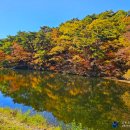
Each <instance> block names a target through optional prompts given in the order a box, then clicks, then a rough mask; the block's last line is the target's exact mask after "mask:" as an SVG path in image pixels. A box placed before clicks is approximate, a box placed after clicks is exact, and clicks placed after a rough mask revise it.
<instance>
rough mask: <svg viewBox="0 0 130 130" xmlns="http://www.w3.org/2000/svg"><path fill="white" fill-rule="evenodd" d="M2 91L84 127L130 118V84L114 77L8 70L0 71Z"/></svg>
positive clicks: (102, 127)
mask: <svg viewBox="0 0 130 130" xmlns="http://www.w3.org/2000/svg"><path fill="white" fill-rule="evenodd" d="M0 91H1V92H2V93H3V94H4V95H5V96H10V97H11V98H13V101H14V102H16V103H22V104H24V105H27V106H31V107H33V108H34V109H35V110H37V111H49V112H52V113H53V115H54V116H55V117H57V118H58V120H61V121H64V122H65V123H70V122H72V121H73V120H75V121H76V122H77V123H82V125H83V126H84V127H86V126H87V127H93V128H96V129H97V128H99V129H100V130H106V129H109V130H110V129H111V123H112V122H113V121H115V120H116V121H128V120H130V102H129V101H130V100H128V98H129V97H130V87H129V86H128V85H125V84H119V83H116V82H114V81H109V80H104V79H88V78H85V77H79V76H74V75H63V74H57V73H49V72H43V73H41V72H31V71H13V70H4V71H0ZM127 97H128V98H127ZM102 122H105V124H102Z"/></svg>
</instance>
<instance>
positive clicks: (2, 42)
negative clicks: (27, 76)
mask: <svg viewBox="0 0 130 130" xmlns="http://www.w3.org/2000/svg"><path fill="white" fill-rule="evenodd" d="M0 68H13V69H30V70H40V71H43V70H49V71H55V72H63V73H70V74H78V75H83V76H89V77H97V76H99V77H116V78H119V79H122V78H123V75H124V74H125V73H126V72H127V71H128V70H129V69H130V11H128V12H125V11H123V10H119V11H117V12H113V11H112V10H110V11H106V12H103V13H100V14H92V15H88V16H86V17H85V18H83V19H78V18H74V19H71V20H69V21H66V22H65V23H61V24H60V25H59V26H58V27H54V28H53V27H48V26H43V27H41V28H40V30H39V31H38V32H25V31H20V32H18V33H17V35H15V36H8V37H7V38H4V39H0Z"/></svg>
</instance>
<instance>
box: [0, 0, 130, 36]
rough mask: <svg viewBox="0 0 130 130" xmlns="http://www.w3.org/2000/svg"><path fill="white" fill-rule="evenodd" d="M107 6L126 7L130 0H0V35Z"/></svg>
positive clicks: (26, 29) (50, 24) (129, 4)
mask: <svg viewBox="0 0 130 130" xmlns="http://www.w3.org/2000/svg"><path fill="white" fill-rule="evenodd" d="M106 10H113V11H117V10H125V11H128V10H130V0H0V38H5V37H7V36H8V35H15V34H16V33H17V32H18V31H38V30H39V29H40V27H41V26H50V27H57V26H58V25H59V24H61V23H63V22H65V21H67V20H70V19H72V18H79V19H82V18H83V17H85V16H87V15H89V14H93V13H96V14H98V13H101V12H103V11H106Z"/></svg>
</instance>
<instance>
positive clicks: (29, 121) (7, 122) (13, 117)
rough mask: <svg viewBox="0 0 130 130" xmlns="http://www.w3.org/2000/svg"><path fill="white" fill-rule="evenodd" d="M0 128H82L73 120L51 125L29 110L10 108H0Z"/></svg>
mask: <svg viewBox="0 0 130 130" xmlns="http://www.w3.org/2000/svg"><path fill="white" fill-rule="evenodd" d="M0 130H83V128H82V125H81V124H79V125H77V124H76V123H75V121H73V122H72V123H71V124H69V125H66V126H64V128H63V126H62V125H59V126H57V127H56V126H51V125H50V124H48V123H47V122H46V119H45V118H44V117H43V116H42V115H39V114H35V115H31V113H30V111H27V112H25V113H22V112H21V111H18V110H11V109H10V108H0Z"/></svg>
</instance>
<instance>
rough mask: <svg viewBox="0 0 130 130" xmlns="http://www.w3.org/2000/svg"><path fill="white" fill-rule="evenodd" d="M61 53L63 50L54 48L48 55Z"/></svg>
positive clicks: (60, 47) (59, 47)
mask: <svg viewBox="0 0 130 130" xmlns="http://www.w3.org/2000/svg"><path fill="white" fill-rule="evenodd" d="M63 51H64V48H63V47H62V46H56V47H54V48H52V49H51V51H50V52H49V53H48V54H49V55H55V54H58V53H61V52H63Z"/></svg>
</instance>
